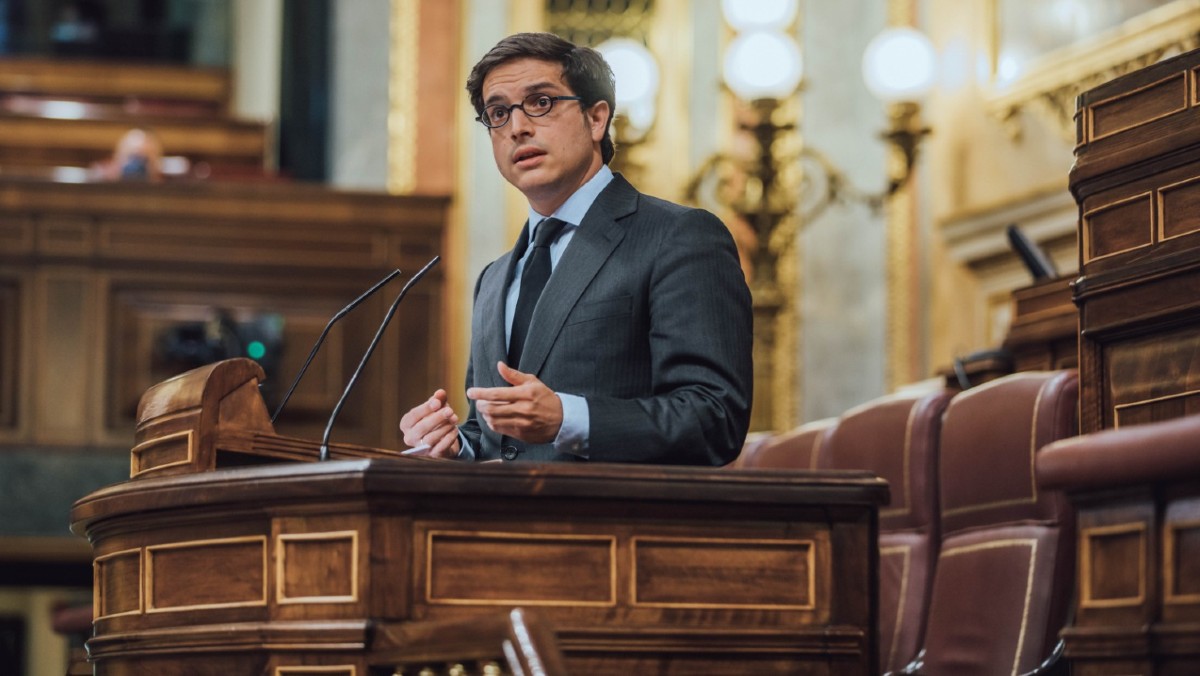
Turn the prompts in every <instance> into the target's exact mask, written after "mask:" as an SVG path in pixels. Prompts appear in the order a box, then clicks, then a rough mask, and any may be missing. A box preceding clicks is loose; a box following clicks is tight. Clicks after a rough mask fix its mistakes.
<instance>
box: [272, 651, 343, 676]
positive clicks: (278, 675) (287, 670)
mask: <svg viewBox="0 0 1200 676" xmlns="http://www.w3.org/2000/svg"><path fill="white" fill-rule="evenodd" d="M305 647H308V648H311V647H312V646H305ZM345 671H349V672H350V676H357V674H358V668H357V667H356V666H354V665H353V664H342V665H337V666H328V667H302V666H295V667H275V676H288V674H333V673H338V672H345Z"/></svg>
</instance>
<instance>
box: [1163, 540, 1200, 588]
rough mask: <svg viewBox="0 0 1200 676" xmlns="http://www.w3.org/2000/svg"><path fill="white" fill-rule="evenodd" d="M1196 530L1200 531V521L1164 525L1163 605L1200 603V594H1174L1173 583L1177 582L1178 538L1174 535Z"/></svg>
mask: <svg viewBox="0 0 1200 676" xmlns="http://www.w3.org/2000/svg"><path fill="white" fill-rule="evenodd" d="M1197 529H1200V519H1192V520H1188V521H1177V522H1174V523H1167V524H1165V528H1164V529H1163V530H1164V531H1165V532H1164V533H1163V603H1169V604H1172V605H1177V604H1194V603H1200V593H1196V594H1176V593H1175V583H1176V582H1177V580H1176V579H1175V572H1176V566H1175V548H1176V544H1175V542H1176V539H1177V537H1178V536H1177V535H1176V534H1177V533H1178V532H1179V531H1181V530H1197Z"/></svg>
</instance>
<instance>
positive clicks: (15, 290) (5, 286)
mask: <svg viewBox="0 0 1200 676" xmlns="http://www.w3.org/2000/svg"><path fill="white" fill-rule="evenodd" d="M21 290H22V284H21V278H20V277H16V276H8V275H5V276H0V439H3V438H5V437H9V438H11V437H13V436H15V435H16V433H17V431H18V423H19V421H20V418H19V417H18V416H19V411H20V408H21V407H20V401H21V399H20V396H19V394H20V383H21V377H20V375H21V369H20V361H19V355H20V354H21V347H22V345H21V342H22V336H21V327H22V326H24V324H23V323H22V321H21V314H22V303H21Z"/></svg>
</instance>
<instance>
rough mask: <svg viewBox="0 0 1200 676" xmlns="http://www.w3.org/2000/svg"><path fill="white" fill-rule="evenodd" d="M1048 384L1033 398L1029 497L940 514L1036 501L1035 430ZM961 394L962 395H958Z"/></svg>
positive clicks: (988, 503)
mask: <svg viewBox="0 0 1200 676" xmlns="http://www.w3.org/2000/svg"><path fill="white" fill-rule="evenodd" d="M1049 384H1050V380H1049V379H1047V380H1045V381H1044V382H1042V384H1041V385H1040V386H1038V393H1037V396H1036V397H1034V400H1033V420H1032V422H1030V424H1029V427H1030V429H1029V491H1030V494H1029V497H1027V498H1011V499H1009V500H996V501H993V502H984V503H981V504H977V505H964V506H962V507H954V508H952V509H943V510H942V516H956V515H958V514H965V513H968V512H977V511H980V510H984V509H993V508H995V507H1011V506H1013V505H1030V504H1036V503H1037V501H1038V489H1037V470H1036V468H1037V449H1038V445H1037V432H1038V412H1039V411H1040V410H1041V407H1042V395H1043V394H1045V393H1046V387H1047V386H1048V385H1049ZM964 394H965V395H966V396H970V395H971V394H974V392H972V391H970V390H968V391H967V392H966V393H964ZM959 396H963V395H959Z"/></svg>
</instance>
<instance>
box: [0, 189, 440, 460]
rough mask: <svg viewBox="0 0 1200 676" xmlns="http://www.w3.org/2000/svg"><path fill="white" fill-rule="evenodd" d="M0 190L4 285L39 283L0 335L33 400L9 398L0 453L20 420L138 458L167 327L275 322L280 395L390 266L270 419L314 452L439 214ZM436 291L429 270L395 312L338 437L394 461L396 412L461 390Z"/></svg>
mask: <svg viewBox="0 0 1200 676" xmlns="http://www.w3.org/2000/svg"><path fill="white" fill-rule="evenodd" d="M0 193H2V194H3V196H4V200H3V205H2V206H0V260H3V261H4V263H5V269H6V270H8V269H9V267H8V265H9V264H10V263H11V264H12V269H13V270H15V271H17V275H16V276H12V277H6V279H13V280H24V279H26V277H25V275H28V279H30V280H40V281H38V282H37V283H36V284H26V283H25V282H24V281H19V282H12V283H20V284H21V286H22V289H19V290H17V291H15V292H14V291H13V290H12V287H11V283H10V285H9V286H6V287H4V288H5V289H7V291H5V292H4V293H6V294H7V295H5V300H4V306H3V307H4V308H5V310H4V312H7V313H9V314H11V313H12V312H14V310H13V309H12V298H13V297H14V296H13V293H16V296H15V297H16V298H19V299H20V303H19V306H18V308H19V309H18V310H15V311H18V312H20V313H24V314H27V315H28V316H27V317H22V318H21V320H20V321H19V322H9V324H11V325H14V326H19V327H20V328H18V329H16V331H18V333H19V335H20V337H21V340H20V341H19V343H17V345H18V347H17V348H16V349H18V351H19V352H18V354H17V355H16V358H15V361H16V363H17V364H20V366H19V367H18V368H20V369H25V370H24V371H22V373H24V374H25V375H24V376H23V377H22V378H20V379H19V381H20V382H21V383H22V384H21V385H20V387H22V388H24V387H29V388H30V390H29V392H28V393H27V396H22V395H21V394H20V393H18V394H17V395H15V397H14V395H11V394H10V395H8V396H9V398H10V399H15V400H16V401H17V402H29V407H28V409H29V410H28V411H26V412H24V413H18V414H16V415H17V419H16V421H15V422H13V421H12V420H11V417H12V415H13V414H9V413H4V414H2V415H7V416H9V418H8V419H9V422H8V423H4V422H3V420H4V419H3V418H0V439H3V440H5V441H8V440H14V441H15V440H18V439H20V438H22V437H21V433H20V432H19V431H14V430H19V429H20V428H21V425H22V424H23V423H22V418H23V417H25V418H28V419H29V421H30V422H29V423H28V425H30V426H31V429H32V426H36V430H37V431H36V433H34V432H29V433H27V436H28V438H29V439H31V440H36V443H53V444H59V445H63V444H65V445H70V444H80V445H84V444H87V445H93V444H100V445H105V446H115V447H128V446H129V445H130V443H129V440H130V434H131V432H132V430H133V410H134V407H135V406H136V403H137V400H138V398H139V397H140V396H141V393H142V392H143V391H144V390H145V389H146V388H148V387H150V386H151V385H153V384H155V383H157V382H159V381H161V380H163V379H165V378H167V377H169V376H171V375H174V372H172V371H170V370H167V369H165V368H164V366H163V365H162V364H158V363H156V362H155V356H154V353H155V346H156V341H157V340H158V339H159V337H160V336H161V335H162V333H163V332H164V331H165V330H167V329H168V328H170V327H172V326H179V325H181V324H186V323H193V324H196V323H199V322H202V321H204V320H205V319H206V318H210V317H212V316H214V315H215V312H216V308H226V309H227V310H228V311H229V312H230V314H231V315H232V316H233V318H234V319H235V320H238V321H243V322H244V321H246V320H248V319H251V318H254V317H256V316H260V317H261V316H265V315H278V316H280V317H282V320H283V324H284V327H283V331H284V339H285V342H286V349H285V350H284V351H283V352H282V353H281V355H280V362H279V365H278V368H277V369H276V370H275V371H274V372H273V373H272V374H271V379H270V381H269V382H268V383H267V384H266V387H265V388H264V392H265V393H266V394H268V396H270V395H271V394H272V392H274V394H275V395H279V394H281V393H282V391H283V389H284V388H286V386H287V384H288V383H290V381H291V378H292V377H293V375H294V374H295V373H296V372H297V371H298V370H299V367H300V364H301V363H302V361H303V359H304V357H305V356H306V355H307V354H308V351H309V349H310V347H311V345H312V342H313V340H314V339H315V338H316V336H317V335H318V334H319V333H320V331H321V330H322V329H323V328H324V326H325V323H326V322H327V321H328V320H329V318H330V317H331V316H332V315H333V314H334V312H335V311H337V310H338V309H340V308H341V307H343V306H344V305H345V304H346V303H348V302H349V301H350V300H352V299H353V298H355V297H357V296H358V295H359V294H360V293H362V291H363V290H365V289H366V288H368V287H369V286H371V285H373V284H374V283H375V282H377V281H378V280H379V279H380V278H382V276H383V275H384V274H385V272H387V271H388V270H390V269H392V268H395V267H400V268H402V269H403V272H404V274H403V275H402V276H401V277H400V278H399V279H398V280H396V281H394V282H392V284H391V285H389V287H387V288H385V289H384V290H383V291H382V292H381V293H379V294H378V295H377V296H376V297H375V298H373V299H371V300H370V301H368V302H367V303H366V304H364V305H363V306H361V307H359V308H358V309H357V310H355V312H354V313H352V314H351V315H350V316H348V317H347V318H346V319H345V320H344V321H343V322H342V324H341V325H339V326H338V327H336V328H335V329H334V331H333V333H332V334H331V336H330V338H329V340H328V341H327V344H326V345H325V346H324V347H323V348H322V353H321V354H320V355H318V358H317V360H316V361H315V362H314V364H313V367H312V369H311V371H310V373H309V374H308V375H307V376H306V378H305V381H304V382H303V383H302V385H301V387H300V389H299V390H298V391H297V393H296V395H295V397H294V399H293V401H292V402H291V403H290V404H289V406H288V410H287V411H286V412H285V414H284V417H283V418H282V419H281V420H280V427H279V429H280V431H281V432H282V433H285V434H292V435H297V436H303V437H308V438H318V439H319V438H320V437H321V434H322V431H323V430H324V427H325V421H326V419H327V418H328V416H329V414H330V412H331V410H332V408H333V406H334V404H335V403H336V401H337V398H338V397H339V396H340V394H341V392H342V389H343V387H344V386H345V384H346V380H347V379H348V378H349V376H350V374H351V373H352V372H353V370H354V368H355V367H356V366H357V365H358V363H359V360H360V358H361V356H362V354H363V351H364V350H365V348H366V346H367V344H368V342H369V340H370V338H371V337H372V336H373V335H374V334H375V331H376V328H377V326H378V324H379V322H380V320H381V319H382V318H383V316H384V314H385V312H386V309H387V307H388V306H389V305H390V303H391V302H392V299H393V298H394V297H395V295H396V293H398V292H399V290H400V288H401V286H402V285H403V283H404V282H405V281H407V279H408V278H410V277H411V276H412V274H413V273H415V272H416V271H417V270H419V269H420V268H421V266H423V265H424V264H425V263H426V262H427V261H428V260H429V259H430V258H431V257H432V256H433V255H434V254H435V253H439V252H440V250H441V247H442V238H443V230H442V229H443V226H444V219H445V207H446V200H445V199H444V198H438V197H393V196H387V195H375V194H361V193H342V192H338V191H333V190H328V189H324V188H319V187H315V186H301V185H288V184H270V185H264V184H232V183H195V184H164V185H155V186H148V185H135V184H105V185H99V184H50V183H37V182H28V181H0ZM21 271H26V272H21ZM64 271H69V274H67V273H66V272H64ZM64 275H65V276H64ZM444 280H445V277H444V271H443V270H442V269H434V270H433V271H432V272H431V273H430V274H429V275H428V276H427V277H426V278H425V279H424V280H423V281H422V282H421V284H419V285H418V286H416V287H414V289H413V291H412V293H410V294H409V296H408V298H407V299H406V301H405V302H404V304H403V305H402V306H401V307H400V309H399V312H398V314H397V316H396V317H395V319H394V320H393V324H394V326H391V327H390V328H389V330H388V331H387V333H386V334H385V336H384V338H383V342H382V343H381V345H380V347H379V349H378V350H377V351H376V352H375V354H374V356H373V357H372V361H371V363H370V364H368V365H367V368H366V370H365V371H364V375H363V377H362V379H361V382H359V384H358V386H357V388H356V391H355V393H354V394H353V395H352V396H351V398H350V399H349V400H348V403H347V406H346V407H345V408H344V409H343V411H342V414H341V416H340V419H339V421H338V424H337V427H336V429H335V432H334V435H333V437H332V438H333V439H334V440H340V441H343V442H350V443H359V444H367V445H373V446H384V447H396V446H398V445H399V443H400V440H399V434H398V431H397V429H396V421H397V420H398V417H399V412H400V411H401V410H403V409H406V408H408V407H411V406H413V405H415V404H416V403H417V402H419V401H421V400H422V399H423V398H424V397H426V396H428V394H429V392H430V391H432V389H433V388H435V387H438V386H452V383H453V382H456V381H457V380H458V378H460V377H461V374H455V375H454V377H453V378H452V379H448V378H447V377H446V373H445V370H446V369H445V363H444V351H445V346H444V344H443V343H444V336H442V335H441V334H442V332H443V331H444V328H443V326H442V316H443V312H444V307H443V299H444V291H443V288H444V283H445V282H444ZM72 285H74V286H72ZM26 287H28V288H26ZM8 330H9V331H10V333H9V334H5V335H6V336H8V337H6V338H5V340H6V341H7V342H5V343H2V345H11V344H12V340H11V339H10V338H11V335H12V334H11V332H12V331H13V330H14V329H8ZM0 349H11V348H0ZM228 356H235V355H228ZM10 361H11V359H10ZM67 374H70V377H71V378H73V379H74V380H73V381H72V383H73V384H71V383H66V382H64V381H63V378H64V377H65V376H66V375H67ZM6 382H7V381H6ZM8 387H9V388H11V387H13V385H11V384H10V385H8ZM274 401H276V400H274V399H272V400H271V402H269V403H274ZM60 409H61V412H60ZM4 410H7V409H4ZM34 411H37V412H36V413H35V412H34ZM35 421H36V422H35Z"/></svg>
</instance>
